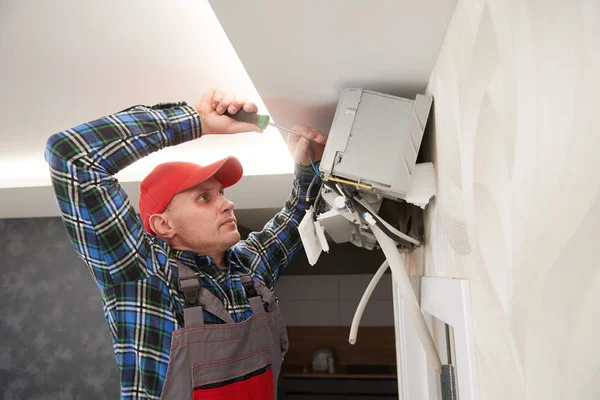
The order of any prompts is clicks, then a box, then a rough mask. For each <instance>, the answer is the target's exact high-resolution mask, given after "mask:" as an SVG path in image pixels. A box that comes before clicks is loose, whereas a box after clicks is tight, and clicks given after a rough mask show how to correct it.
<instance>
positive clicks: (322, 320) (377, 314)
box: [275, 267, 394, 332]
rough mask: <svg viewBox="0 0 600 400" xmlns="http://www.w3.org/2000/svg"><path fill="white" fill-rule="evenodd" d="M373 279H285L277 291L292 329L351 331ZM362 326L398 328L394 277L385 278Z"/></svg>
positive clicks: (365, 312)
mask: <svg viewBox="0 0 600 400" xmlns="http://www.w3.org/2000/svg"><path fill="white" fill-rule="evenodd" d="M313 268H314V267H313ZM372 277H373V275H372V274H370V275H369V274H356V275H303V276H296V275H292V276H282V277H281V278H280V280H279V281H278V282H277V284H276V286H275V290H276V292H277V296H278V298H279V303H280V305H281V310H282V311H283V315H284V316H285V321H286V323H287V325H288V326H345V327H349V326H350V325H351V324H352V318H353V317H354V312H355V311H356V307H357V306H358V302H359V301H360V298H361V297H362V295H363V293H364V291H365V289H366V288H367V285H368V284H369V282H370V281H371V278H372ZM361 326H369V327H381V326H394V311H393V303H392V281H391V275H389V274H386V275H384V276H383V277H382V278H381V280H380V281H379V284H378V285H377V288H376V289H375V290H374V291H373V294H372V295H371V300H370V301H369V303H368V304H367V307H366V308H365V311H364V314H363V317H362V320H361ZM359 332H360V331H359Z"/></svg>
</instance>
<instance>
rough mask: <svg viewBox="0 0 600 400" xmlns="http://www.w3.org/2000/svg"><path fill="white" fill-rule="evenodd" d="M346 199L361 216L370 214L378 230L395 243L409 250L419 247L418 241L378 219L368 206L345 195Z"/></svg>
mask: <svg viewBox="0 0 600 400" xmlns="http://www.w3.org/2000/svg"><path fill="white" fill-rule="evenodd" d="M346 197H347V198H348V199H349V200H350V202H352V203H353V204H354V205H355V206H356V208H357V209H358V210H359V211H360V212H361V214H364V213H369V214H371V215H372V216H373V218H374V219H375V222H376V223H377V226H378V227H379V229H381V230H382V231H383V232H384V233H385V234H386V235H387V236H389V237H391V238H392V239H394V240H395V241H396V242H399V243H401V244H402V245H403V246H404V247H407V248H409V249H413V248H414V247H415V246H420V245H421V242H419V241H418V240H416V239H414V238H412V237H410V236H408V235H407V234H405V233H402V232H400V231H398V230H396V229H395V228H394V227H393V226H391V225H390V224H388V223H387V222H386V221H384V220H383V219H382V218H381V217H379V215H377V213H376V212H375V211H373V209H371V208H370V207H369V206H368V205H366V204H364V203H363V202H362V201H360V200H359V199H357V198H356V197H354V196H351V195H347V196H346Z"/></svg>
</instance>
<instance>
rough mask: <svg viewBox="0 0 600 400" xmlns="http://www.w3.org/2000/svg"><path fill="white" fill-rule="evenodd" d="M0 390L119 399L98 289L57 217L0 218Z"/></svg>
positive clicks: (9, 395) (12, 394)
mask: <svg viewBox="0 0 600 400" xmlns="http://www.w3.org/2000/svg"><path fill="white" fill-rule="evenodd" d="M0 259H1V260H2V261H0V264H1V266H0V298H1V299H2V306H1V307H0V337H1V338H2V340H1V341H0V395H1V396H2V398H3V399H4V400H17V399H36V400H38V399H39V400H42V399H45V400H51V399H52V400H53V399H56V400H58V399H60V400H74V399H81V398H93V399H111V400H112V399H117V398H119V374H118V369H117V364H116V361H115V356H114V354H113V349H112V343H111V339H110V333H109V330H108V326H107V324H106V322H105V320H104V316H103V313H102V301H101V299H100V291H99V290H98V289H97V287H96V285H95V284H94V281H93V279H92V277H91V276H90V274H89V272H88V270H87V269H86V268H85V266H84V264H83V262H82V261H81V260H80V259H79V258H78V257H77V255H76V254H75V251H74V250H73V247H72V245H71V243H70V242H69V240H68V239H67V235H66V233H65V229H64V227H63V225H62V222H61V221H60V219H59V218H39V219H12V220H0Z"/></svg>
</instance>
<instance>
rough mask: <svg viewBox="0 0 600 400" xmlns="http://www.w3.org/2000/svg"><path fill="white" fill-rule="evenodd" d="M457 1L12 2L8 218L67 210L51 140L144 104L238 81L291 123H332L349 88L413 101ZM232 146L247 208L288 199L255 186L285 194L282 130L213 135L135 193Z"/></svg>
mask: <svg viewBox="0 0 600 400" xmlns="http://www.w3.org/2000/svg"><path fill="white" fill-rule="evenodd" d="M455 3H456V1H455V0H444V1H441V0H426V1H420V2H416V1H406V0H396V1H378V2H377V1H375V2H366V1H358V0H356V1H354V0H331V1H314V0H309V1H303V2H289V1H279V2H277V1H266V0H255V1H251V2H234V1H232V0H229V1H225V0H223V1H213V2H211V4H212V6H213V7H214V12H213V10H212V9H211V6H210V5H209V4H208V2H207V1H206V0H176V1H171V2H164V1H155V0H152V1H143V0H129V1H127V2H120V1H116V0H112V1H105V2H80V1H76V0H65V1H62V2H53V1H36V0H4V1H0V54H2V60H3V61H2V63H0V110H2V111H0V112H1V116H2V124H1V125H0V218H11V217H34V216H47V215H56V207H55V206H53V205H51V206H50V207H48V204H47V202H48V201H49V200H48V199H51V192H50V187H49V177H48V172H47V167H46V165H45V162H44V159H43V152H44V146H45V143H46V140H47V139H48V137H49V136H50V135H51V134H52V133H55V132H58V131H61V130H64V129H66V128H69V127H72V126H75V125H77V124H79V123H82V122H86V121H88V120H91V119H94V118H97V117H100V116H102V115H105V114H108V113H112V112H115V111H119V110H121V109H123V108H126V107H128V106H131V105H134V104H154V103H158V102H165V101H179V100H185V101H188V102H194V101H195V100H196V99H197V98H198V97H199V96H200V95H201V94H202V93H203V92H204V91H205V90H206V89H208V88H210V87H225V88H227V89H229V90H232V91H235V92H238V93H243V94H246V95H247V96H248V97H249V98H250V99H252V100H253V101H255V102H257V103H258V104H259V108H260V109H261V112H263V113H269V112H270V114H271V116H272V117H273V119H274V120H275V121H276V122H278V123H280V124H283V125H288V126H292V125H293V124H295V123H305V124H310V125H313V126H316V127H318V128H320V129H322V130H324V131H325V132H326V131H327V129H328V127H329V125H330V123H331V120H332V117H333V111H334V108H335V104H336V102H337V96H338V93H339V91H340V90H341V89H342V88H344V87H349V86H355V87H366V88H369V89H375V90H380V91H384V92H387V93H391V94H398V95H403V96H407V97H411V96H413V95H414V94H415V93H417V92H421V91H422V90H423V89H424V87H425V84H426V82H427V79H428V77H429V75H430V73H431V70H432V67H433V65H434V61H435V58H436V56H437V53H438V49H439V47H440V45H441V42H442V39H443V37H444V33H445V30H446V28H447V25H448V21H449V20H450V17H451V14H452V11H453V9H454V6H455ZM215 14H216V17H215ZM217 17H218V20H217ZM219 22H220V23H219ZM225 33H227V35H226V34H225ZM230 41H231V42H230ZM232 44H233V46H232ZM236 52H237V54H236ZM240 60H241V61H240ZM259 94H260V96H259ZM261 97H262V99H261ZM265 106H266V107H265ZM267 108H268V110H267ZM230 154H233V155H236V156H238V157H239V158H240V159H241V160H242V163H243V164H244V167H245V171H246V174H247V175H249V176H250V178H249V180H248V182H249V183H248V184H247V185H248V186H242V187H240V189H243V188H244V187H245V188H247V191H246V192H244V191H243V190H241V191H240V190H237V191H234V194H235V193H237V192H239V193H237V194H235V196H239V197H235V196H234V201H237V204H238V207H239V208H269V207H274V206H275V205H273V204H258V203H257V202H256V201H254V200H249V199H248V196H247V194H248V192H251V191H253V190H252V189H253V188H256V187H261V188H267V191H268V193H269V200H265V201H266V202H267V203H271V202H273V203H274V202H275V201H280V199H281V198H285V196H286V195H287V193H288V192H289V190H290V186H289V178H290V176H289V173H290V172H291V169H292V163H291V159H290V157H289V156H288V154H287V151H286V147H285V144H284V141H283V140H282V139H281V137H280V136H279V134H278V132H277V130H275V129H267V130H266V131H265V133H263V134H262V135H259V134H253V133H247V134H242V135H236V136H230V137H206V138H202V139H200V140H198V141H196V142H194V143H189V144H186V145H182V146H178V147H176V148H172V149H167V150H164V151H161V152H159V153H157V154H154V155H152V156H150V157H148V158H146V159H144V160H143V161H141V162H138V163H136V164H134V165H133V166H131V167H129V168H127V169H126V170H124V171H123V172H122V173H120V174H119V175H118V177H119V179H120V180H121V181H122V182H131V184H128V185H127V189H128V193H129V194H130V197H132V200H133V199H135V198H137V193H136V191H137V188H136V184H135V183H136V182H139V180H140V179H141V178H142V177H143V176H145V174H146V173H147V172H149V170H150V169H151V168H152V167H153V166H154V165H156V164H157V163H159V162H163V161H165V160H171V159H180V160H194V161H197V162H200V163H206V162H210V161H213V160H216V159H217V158H220V157H223V156H226V155H230ZM252 176H254V177H256V178H252ZM250 183H251V184H250Z"/></svg>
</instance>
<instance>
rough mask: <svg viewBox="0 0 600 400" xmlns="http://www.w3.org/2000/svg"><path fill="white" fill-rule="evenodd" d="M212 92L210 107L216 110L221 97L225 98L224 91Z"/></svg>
mask: <svg viewBox="0 0 600 400" xmlns="http://www.w3.org/2000/svg"><path fill="white" fill-rule="evenodd" d="M212 90H213V92H214V93H213V96H212V101H211V106H212V108H213V110H216V109H217V106H218V105H219V103H220V102H221V100H223V96H225V90H224V89H212Z"/></svg>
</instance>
